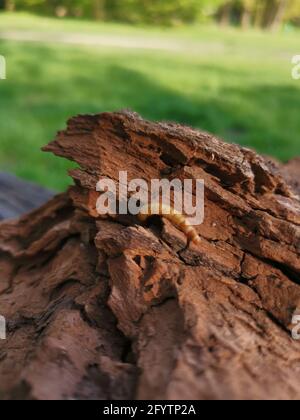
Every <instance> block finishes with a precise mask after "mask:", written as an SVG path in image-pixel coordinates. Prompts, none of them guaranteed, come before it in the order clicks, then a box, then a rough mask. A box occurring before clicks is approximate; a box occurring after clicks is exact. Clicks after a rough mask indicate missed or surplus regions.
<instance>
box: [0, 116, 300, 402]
mask: <svg viewBox="0 0 300 420" xmlns="http://www.w3.org/2000/svg"><path fill="white" fill-rule="evenodd" d="M45 150H46V151H50V152H53V153H55V154H57V155H59V156H61V157H64V158H67V159H71V160H74V161H76V162H77V163H78V164H79V168H78V169H76V170H73V171H72V172H71V175H72V177H73V178H74V180H75V184H76V186H74V187H71V188H70V190H69V191H68V192H66V193H65V194H62V195H60V196H57V197H55V198H54V199H53V200H52V201H50V202H49V203H48V204H46V205H44V206H43V207H42V208H40V209H38V210H36V211H35V212H33V213H31V214H29V215H26V216H24V217H23V218H22V219H21V220H17V221H13V222H3V223H2V224H1V225H0V227H1V228H0V312H1V314H2V315H4V316H5V317H6V318H7V320H8V336H7V340H3V341H0V396H1V398H3V399H13V398H22V399H66V398H72V399H73V398H79V399H80V398H82V399H94V398H99V399H137V398H138V399H299V398H300V375H299V371H300V344H299V342H297V341H295V340H293V339H292V338H291V329H292V328H293V325H292V319H293V316H294V315H297V314H300V285H299V283H300V281H299V273H300V258H299V253H300V201H299V197H298V195H297V194H298V192H299V188H298V187H299V186H297V185H296V182H294V181H293V182H292V179H293V177H292V176H291V174H292V172H293V170H292V169H291V167H289V166H287V167H285V168H280V167H279V166H277V165H276V164H274V163H272V162H269V161H267V160H266V159H264V158H262V157H259V156H258V155H257V154H256V153H254V152H253V151H251V150H248V149H243V148H240V147H238V146H236V145H232V144H225V143H223V142H222V141H220V140H219V139H217V138H215V137H213V136H211V135H209V134H207V133H203V132H199V131H195V130H192V129H190V128H188V127H182V126H179V125H175V124H155V123H150V122H147V121H144V120H142V119H141V118H140V117H139V116H138V115H136V114H133V113H129V112H120V113H114V114H109V113H105V114H101V115H96V116H79V117H76V118H73V119H71V120H70V121H69V123H68V127H67V129H66V130H65V131H63V132H60V133H59V134H58V136H57V138H56V140H55V141H54V142H53V143H51V144H50V145H48V146H47V147H46V148H45ZM295 167H296V168H297V164H296V165H295ZM121 170H126V171H127V172H128V174H129V180H130V179H133V178H143V179H145V180H146V181H150V179H153V178H164V177H168V178H169V179H172V178H178V177H179V178H198V179H199V178H200V179H204V180H205V186H206V187H205V209H206V212H205V220H204V223H203V225H201V226H199V227H198V228H197V230H198V233H199V235H200V237H201V239H202V241H201V244H200V245H191V246H190V247H189V248H188V249H186V238H185V236H184V235H183V233H182V232H180V231H179V230H177V228H176V227H174V226H173V225H172V224H171V223H170V222H168V221H167V220H164V219H162V220H153V222H152V224H151V223H150V224H149V226H141V225H139V224H138V222H137V220H135V219H134V218H133V219H132V218H124V217H123V218H121V217H117V218H115V219H111V218H105V217H101V218H96V217H95V216H96V214H95V211H94V204H95V200H96V197H97V196H96V194H95V192H94V191H95V185H96V182H97V181H98V180H99V178H101V177H102V176H105V177H109V178H111V179H113V180H116V181H117V180H118V173H119V171H121Z"/></svg>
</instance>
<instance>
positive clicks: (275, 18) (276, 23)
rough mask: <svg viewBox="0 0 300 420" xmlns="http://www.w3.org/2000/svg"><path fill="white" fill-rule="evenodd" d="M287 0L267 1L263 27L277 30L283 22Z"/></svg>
mask: <svg viewBox="0 0 300 420" xmlns="http://www.w3.org/2000/svg"><path fill="white" fill-rule="evenodd" d="M288 1H289V0H269V1H267V2H266V7H265V10H264V15H263V21H262V22H263V27H264V28H266V29H271V30H278V29H279V28H280V25H281V24H282V22H283V18H284V14H285V11H286V8H287V5H288Z"/></svg>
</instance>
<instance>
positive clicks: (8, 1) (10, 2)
mask: <svg viewBox="0 0 300 420" xmlns="http://www.w3.org/2000/svg"><path fill="white" fill-rule="evenodd" d="M15 6H16V5H15V1H14V0H5V10H6V11H7V12H13V11H14V10H15Z"/></svg>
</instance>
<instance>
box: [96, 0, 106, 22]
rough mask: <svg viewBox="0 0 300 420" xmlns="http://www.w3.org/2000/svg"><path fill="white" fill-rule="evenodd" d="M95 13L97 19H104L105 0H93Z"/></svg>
mask: <svg viewBox="0 0 300 420" xmlns="http://www.w3.org/2000/svg"><path fill="white" fill-rule="evenodd" d="M93 13H94V18H95V19H96V20H104V18H105V0H93Z"/></svg>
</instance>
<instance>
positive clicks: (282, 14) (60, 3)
mask: <svg viewBox="0 0 300 420" xmlns="http://www.w3.org/2000/svg"><path fill="white" fill-rule="evenodd" d="M0 7H1V8H2V9H6V10H14V9H16V10H30V11H35V12H38V13H43V14H50V15H56V16H58V17H61V18H62V17H65V16H74V17H88V18H93V19H97V20H118V21H125V22H131V23H149V24H159V25H177V24H183V23H193V22H196V21H203V20H207V19H213V18H215V19H217V21H218V22H219V23H220V24H221V25H229V24H235V25H240V26H241V27H243V28H248V27H249V26H256V27H262V28H265V29H270V30H277V29H278V28H280V27H281V26H282V24H283V23H285V22H290V23H293V24H295V25H299V24H300V0H0Z"/></svg>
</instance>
